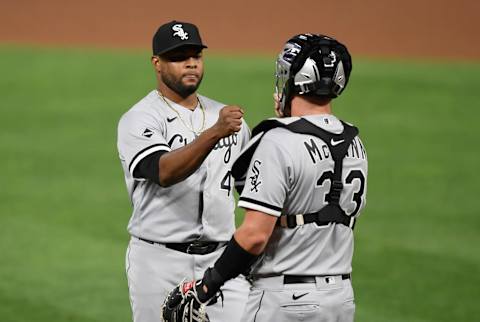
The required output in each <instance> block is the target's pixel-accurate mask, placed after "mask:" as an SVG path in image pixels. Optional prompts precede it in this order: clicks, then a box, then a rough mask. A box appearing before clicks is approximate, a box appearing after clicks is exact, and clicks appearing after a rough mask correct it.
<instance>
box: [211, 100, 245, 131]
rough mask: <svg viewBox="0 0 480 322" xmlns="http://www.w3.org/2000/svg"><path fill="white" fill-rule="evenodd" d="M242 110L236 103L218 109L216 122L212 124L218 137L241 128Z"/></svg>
mask: <svg viewBox="0 0 480 322" xmlns="http://www.w3.org/2000/svg"><path fill="white" fill-rule="evenodd" d="M242 117H243V110H242V109H241V108H240V107H239V106H236V105H228V106H225V107H223V108H222V109H221V110H220V113H219V115H218V120H217V123H215V125H214V126H213V128H215V129H216V130H217V131H218V134H219V135H220V137H222V138H223V137H226V136H229V135H230V134H233V133H235V132H238V131H240V129H241V128H242Z"/></svg>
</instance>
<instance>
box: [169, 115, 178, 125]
mask: <svg viewBox="0 0 480 322" xmlns="http://www.w3.org/2000/svg"><path fill="white" fill-rule="evenodd" d="M176 119H177V117H176V116H174V117H172V118H170V117H167V122H168V123H171V122H173V121H175V120H176Z"/></svg>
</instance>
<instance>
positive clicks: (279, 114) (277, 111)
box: [273, 93, 283, 117]
mask: <svg viewBox="0 0 480 322" xmlns="http://www.w3.org/2000/svg"><path fill="white" fill-rule="evenodd" d="M273 102H274V104H275V105H274V108H275V115H276V116H277V117H283V113H282V111H281V110H280V98H279V96H278V93H273Z"/></svg>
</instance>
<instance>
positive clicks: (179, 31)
mask: <svg viewBox="0 0 480 322" xmlns="http://www.w3.org/2000/svg"><path fill="white" fill-rule="evenodd" d="M172 30H173V31H175V32H174V33H173V37H175V36H178V37H180V39H181V40H187V39H188V32H185V30H183V27H182V25H181V24H176V25H173V26H172Z"/></svg>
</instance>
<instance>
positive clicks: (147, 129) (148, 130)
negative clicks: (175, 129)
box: [142, 128, 153, 138]
mask: <svg viewBox="0 0 480 322" xmlns="http://www.w3.org/2000/svg"><path fill="white" fill-rule="evenodd" d="M152 135H153V131H152V130H150V129H149V128H146V129H145V131H143V133H142V136H144V137H146V138H150V137H152Z"/></svg>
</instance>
